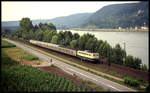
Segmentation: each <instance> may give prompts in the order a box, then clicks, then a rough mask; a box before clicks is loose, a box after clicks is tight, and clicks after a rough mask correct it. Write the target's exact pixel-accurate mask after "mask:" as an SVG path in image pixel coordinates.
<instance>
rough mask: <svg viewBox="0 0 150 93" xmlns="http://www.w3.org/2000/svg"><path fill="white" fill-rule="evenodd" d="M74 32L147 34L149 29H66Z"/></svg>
mask: <svg viewBox="0 0 150 93" xmlns="http://www.w3.org/2000/svg"><path fill="white" fill-rule="evenodd" d="M68 30H75V31H99V32H149V29H68Z"/></svg>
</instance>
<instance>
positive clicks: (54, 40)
mask: <svg viewBox="0 0 150 93" xmlns="http://www.w3.org/2000/svg"><path fill="white" fill-rule="evenodd" d="M51 43H53V44H57V43H58V36H57V35H55V36H53V37H52V40H51Z"/></svg>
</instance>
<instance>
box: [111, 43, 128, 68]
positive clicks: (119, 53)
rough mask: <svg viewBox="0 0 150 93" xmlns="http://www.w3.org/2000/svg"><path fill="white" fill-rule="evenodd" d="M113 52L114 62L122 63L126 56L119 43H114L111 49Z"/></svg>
mask: <svg viewBox="0 0 150 93" xmlns="http://www.w3.org/2000/svg"><path fill="white" fill-rule="evenodd" d="M113 52H114V55H115V56H114V57H115V58H114V59H115V61H114V62H115V63H116V64H120V65H122V64H123V59H124V58H125V57H126V52H125V51H124V50H123V49H122V48H121V47H120V45H119V44H116V46H115V48H114V49H113Z"/></svg>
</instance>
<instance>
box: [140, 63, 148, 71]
mask: <svg viewBox="0 0 150 93" xmlns="http://www.w3.org/2000/svg"><path fill="white" fill-rule="evenodd" d="M141 70H142V71H145V72H147V71H148V68H147V65H146V64H142V65H141Z"/></svg>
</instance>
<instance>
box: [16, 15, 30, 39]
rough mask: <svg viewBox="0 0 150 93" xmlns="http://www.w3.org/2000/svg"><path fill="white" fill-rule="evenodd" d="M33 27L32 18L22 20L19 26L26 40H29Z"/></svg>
mask: <svg viewBox="0 0 150 93" xmlns="http://www.w3.org/2000/svg"><path fill="white" fill-rule="evenodd" d="M32 28H33V25H32V21H31V20H30V18H22V20H21V21H20V24H19V32H20V34H21V36H22V37H23V38H24V39H30V38H29V31H30V30H32Z"/></svg>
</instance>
